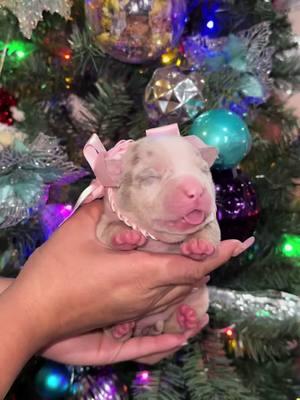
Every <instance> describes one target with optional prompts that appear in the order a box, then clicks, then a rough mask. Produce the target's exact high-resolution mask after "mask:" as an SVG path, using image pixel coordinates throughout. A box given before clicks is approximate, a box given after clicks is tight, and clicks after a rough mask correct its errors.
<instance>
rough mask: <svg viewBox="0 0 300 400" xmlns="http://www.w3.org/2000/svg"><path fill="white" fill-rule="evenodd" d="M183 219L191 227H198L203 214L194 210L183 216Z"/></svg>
mask: <svg viewBox="0 0 300 400" xmlns="http://www.w3.org/2000/svg"><path fill="white" fill-rule="evenodd" d="M183 219H184V220H185V221H186V222H187V223H188V224H191V225H199V224H201V223H202V222H203V220H204V212H203V211H199V210H194V211H192V212H190V213H189V214H187V215H185V216H184V217H183Z"/></svg>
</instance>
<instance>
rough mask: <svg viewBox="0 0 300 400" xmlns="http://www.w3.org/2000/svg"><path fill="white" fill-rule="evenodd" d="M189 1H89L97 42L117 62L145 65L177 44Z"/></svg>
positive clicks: (92, 28)
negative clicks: (144, 63)
mask: <svg viewBox="0 0 300 400" xmlns="http://www.w3.org/2000/svg"><path fill="white" fill-rule="evenodd" d="M186 12H187V6H186V0H85V13H86V17H87V22H88V25H89V28H90V31H91V32H92V34H93V36H94V38H95V42H96V43H97V44H98V45H99V47H100V48H101V49H102V50H103V51H104V52H106V53H108V54H109V55H111V56H112V57H114V58H116V59H117V60H120V61H124V62H127V63H137V64H138V63H143V62H146V61H149V60H153V59H156V58H158V57H159V56H160V55H161V54H162V53H163V52H164V51H165V50H166V48H167V47H173V46H175V45H176V44H177V42H178V40H179V38H180V36H181V34H182V32H183V29H184V25H185V20H186V15H187V14H186Z"/></svg>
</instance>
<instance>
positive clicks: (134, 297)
mask: <svg viewBox="0 0 300 400" xmlns="http://www.w3.org/2000/svg"><path fill="white" fill-rule="evenodd" d="M102 207H103V205H102V202H100V201H96V202H93V203H91V204H89V205H86V206H83V207H82V208H81V209H80V210H79V211H78V212H77V213H76V214H75V215H74V216H73V217H72V218H70V219H69V220H68V221H66V222H65V224H64V225H62V226H61V227H60V229H58V231H56V232H55V233H54V235H53V236H52V237H51V238H50V239H49V240H48V241H47V242H46V243H45V244H44V245H43V246H41V247H40V248H39V249H38V250H37V251H35V252H34V253H33V255H32V256H31V257H30V259H29V260H28V261H27V263H26V265H25V267H24V269H23V270H22V272H21V274H20V275H19V277H18V279H17V280H16V282H15V283H14V284H13V285H12V286H11V288H9V290H8V293H7V295H8V296H11V298H12V301H13V302H14V304H16V305H17V304H18V302H19V303H20V304H21V305H22V310H23V312H24V310H25V312H27V313H28V314H30V316H28V328H29V330H30V331H31V335H34V337H35V343H36V349H35V350H38V349H39V348H40V347H41V346H44V345H47V344H48V343H50V342H53V341H56V340H59V339H63V338H66V337H67V336H71V335H78V334H81V333H84V332H88V331H91V330H94V329H97V328H99V327H108V326H111V325H114V324H116V323H119V322H124V321H128V320H135V319H138V318H140V317H142V316H143V315H145V314H149V313H157V312H161V311H162V310H165V309H166V308H167V307H168V306H170V305H171V304H177V303H179V302H180V301H182V300H183V299H184V298H185V297H186V296H187V294H188V293H189V292H190V291H191V289H192V287H193V286H197V282H198V281H200V280H201V279H202V278H203V276H205V275H206V274H208V273H209V272H210V271H212V270H213V269H215V268H217V267H218V266H220V265H221V264H223V263H224V262H226V261H227V260H228V259H229V258H230V257H231V256H232V255H233V254H234V253H235V254H236V253H237V252H241V251H243V250H244V249H245V247H247V246H248V245H249V243H245V244H241V243H240V242H239V241H235V240H232V241H226V242H223V243H221V245H220V248H219V252H218V254H216V255H215V256H213V257H211V258H210V259H209V260H207V261H205V262H202V263H199V262H195V261H193V260H190V259H188V258H184V257H181V256H173V255H157V254H147V253H143V252H137V251H133V252H126V253H122V252H114V251H112V250H109V249H106V248H104V247H103V246H102V245H101V244H100V242H99V241H98V240H97V239H96V236H95V230H96V223H97V222H98V221H99V218H100V216H101V213H102ZM37 346H40V347H37Z"/></svg>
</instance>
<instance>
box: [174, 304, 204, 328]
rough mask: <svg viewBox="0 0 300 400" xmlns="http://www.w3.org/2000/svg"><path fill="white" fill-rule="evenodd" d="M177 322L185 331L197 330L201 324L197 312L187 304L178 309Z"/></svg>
mask: <svg viewBox="0 0 300 400" xmlns="http://www.w3.org/2000/svg"><path fill="white" fill-rule="evenodd" d="M177 321H178V324H179V325H180V327H181V328H183V329H193V328H196V326H197V325H198V322H199V321H198V318H197V314H196V311H195V310H194V309H193V308H192V307H190V306H188V305H186V304H183V305H181V306H180V307H179V308H178V309H177Z"/></svg>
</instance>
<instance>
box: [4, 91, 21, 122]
mask: <svg viewBox="0 0 300 400" xmlns="http://www.w3.org/2000/svg"><path fill="white" fill-rule="evenodd" d="M16 105H17V100H16V98H15V97H14V96H12V95H11V94H10V93H9V92H8V91H7V90H5V89H3V88H0V123H2V124H6V125H12V124H13V123H14V119H13V115H12V112H11V110H10V109H11V107H16Z"/></svg>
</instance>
